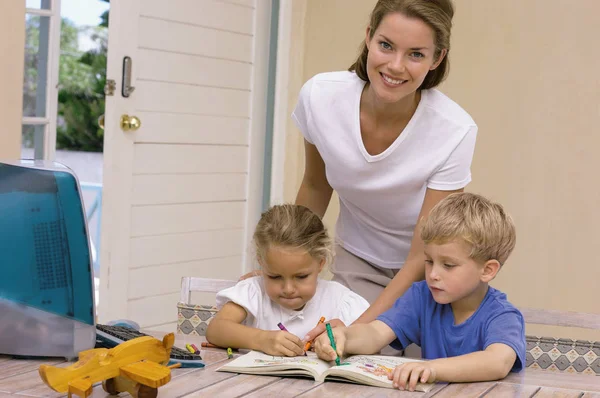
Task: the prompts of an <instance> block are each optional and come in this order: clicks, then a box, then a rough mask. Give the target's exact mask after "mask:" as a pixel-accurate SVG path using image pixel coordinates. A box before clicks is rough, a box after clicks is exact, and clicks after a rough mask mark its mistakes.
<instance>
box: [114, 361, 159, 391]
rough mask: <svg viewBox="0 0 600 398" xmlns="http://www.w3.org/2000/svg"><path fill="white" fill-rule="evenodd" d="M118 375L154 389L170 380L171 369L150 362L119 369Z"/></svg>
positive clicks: (137, 363)
mask: <svg viewBox="0 0 600 398" xmlns="http://www.w3.org/2000/svg"><path fill="white" fill-rule="evenodd" d="M120 373H121V376H124V377H127V378H128V379H131V380H133V381H135V382H137V383H140V384H143V385H146V386H148V387H154V388H158V387H160V386H163V385H165V384H167V383H168V382H169V381H170V380H171V369H169V368H168V367H166V366H163V365H160V364H158V363H156V362H150V361H141V362H135V363H132V364H129V365H125V366H123V367H121V369H120Z"/></svg>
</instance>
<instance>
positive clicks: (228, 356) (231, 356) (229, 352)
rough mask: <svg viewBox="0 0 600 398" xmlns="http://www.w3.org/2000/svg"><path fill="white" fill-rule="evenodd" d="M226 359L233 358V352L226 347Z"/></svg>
mask: <svg viewBox="0 0 600 398" xmlns="http://www.w3.org/2000/svg"><path fill="white" fill-rule="evenodd" d="M227 358H228V359H231V358H233V350H232V349H231V347H227Z"/></svg>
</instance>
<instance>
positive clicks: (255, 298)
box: [206, 204, 369, 356]
mask: <svg viewBox="0 0 600 398" xmlns="http://www.w3.org/2000/svg"><path fill="white" fill-rule="evenodd" d="M254 246H255V249H256V258H257V261H258V264H259V265H260V268H261V270H262V275H261V276H256V277H253V278H248V279H245V280H243V281H241V282H239V283H238V284H237V285H236V286H234V287H231V288H229V289H225V290H222V291H221V292H219V293H218V294H217V307H218V308H219V309H220V311H219V312H218V313H217V315H216V316H215V318H214V319H213V320H212V321H211V323H210V324H209V326H208V329H207V331H206V338H207V339H208V341H209V342H211V343H213V344H216V345H219V346H222V347H235V348H248V349H252V350H257V351H262V352H265V353H267V354H270V355H285V356H296V355H303V354H304V346H305V343H306V342H305V341H302V339H301V337H304V336H305V335H306V333H307V332H308V331H309V330H311V329H312V328H314V327H315V325H316V324H317V323H318V322H319V319H320V318H321V317H325V319H326V320H329V319H334V318H339V319H340V320H341V321H342V322H344V323H345V324H346V325H349V324H351V323H352V322H354V321H355V320H356V319H357V318H358V317H359V316H360V315H361V314H362V313H363V311H365V310H366V309H367V308H368V307H369V303H368V302H367V301H366V300H365V299H364V298H362V297H361V296H359V295H357V294H356V293H354V292H352V291H351V290H350V289H348V288H346V287H344V286H342V285H341V284H339V283H337V282H331V281H325V280H321V279H319V278H318V276H319V273H320V272H321V270H322V269H323V267H324V266H325V265H327V264H329V263H330V262H331V260H332V257H333V253H332V242H331V239H330V238H329V236H328V235H327V230H326V229H325V227H324V225H323V222H322V221H321V219H320V218H319V217H318V216H317V215H316V214H314V213H313V212H312V211H310V210H309V209H308V208H306V207H304V206H298V205H291V204H286V205H277V206H273V207H272V208H271V209H269V210H268V211H266V212H265V213H263V215H262V217H261V219H260V221H259V222H258V225H257V226H256V230H255V232H254ZM278 325H281V326H278ZM282 327H283V329H282ZM280 329H281V330H280ZM284 329H285V330H284ZM299 336H301V337H299Z"/></svg>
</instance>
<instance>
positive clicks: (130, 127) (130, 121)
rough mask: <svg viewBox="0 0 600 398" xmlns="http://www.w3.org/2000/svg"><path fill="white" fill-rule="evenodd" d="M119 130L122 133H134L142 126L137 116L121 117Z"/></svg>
mask: <svg viewBox="0 0 600 398" xmlns="http://www.w3.org/2000/svg"><path fill="white" fill-rule="evenodd" d="M120 124H121V129H122V130H123V131H136V130H137V129H139V128H140V126H141V125H142V121H141V120H140V119H138V118H137V116H129V115H123V116H121V123H120Z"/></svg>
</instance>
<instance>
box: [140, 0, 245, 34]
mask: <svg viewBox="0 0 600 398" xmlns="http://www.w3.org/2000/svg"><path fill="white" fill-rule="evenodd" d="M248 5H249V4H248ZM140 11H141V15H142V16H145V17H154V18H164V19H168V20H171V21H179V22H185V23H190V24H194V25H199V26H204V27H209V28H216V29H223V30H229V31H232V32H239V33H244V34H248V35H252V34H253V33H254V24H253V22H254V10H253V9H251V8H245V7H239V6H237V5H235V4H231V3H222V2H217V1H212V0H201V1H198V0H170V1H169V2H166V1H164V0H145V1H144V6H143V7H141V10H140Z"/></svg>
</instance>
